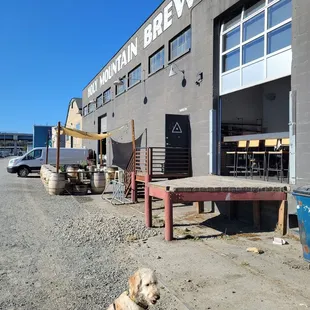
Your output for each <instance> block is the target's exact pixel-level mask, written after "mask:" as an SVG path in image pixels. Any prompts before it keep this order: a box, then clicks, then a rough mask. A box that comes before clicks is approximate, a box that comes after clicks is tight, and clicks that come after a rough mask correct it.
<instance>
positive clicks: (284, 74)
mask: <svg viewBox="0 0 310 310" xmlns="http://www.w3.org/2000/svg"><path fill="white" fill-rule="evenodd" d="M309 13H310V2H308V1H299V0H260V1H257V0H242V1H237V0H226V1H210V0H186V1H185V0H184V1H181V0H172V1H171V0H166V1H163V3H162V4H161V5H160V6H159V7H158V8H157V9H156V10H155V12H153V13H152V15H151V16H150V17H149V18H148V19H147V20H146V21H145V23H144V24H143V25H142V26H141V27H140V28H139V29H138V30H137V31H136V33H134V34H133V35H132V37H131V38H129V39H128V41H127V42H125V43H124V45H123V46H122V47H121V48H120V50H119V51H118V52H117V53H116V54H115V56H114V57H113V58H112V59H111V60H110V61H109V62H108V63H107V64H106V66H104V67H103V68H102V69H101V70H100V71H99V72H98V74H97V75H96V76H95V77H93V78H92V80H91V81H90V82H89V84H87V85H86V87H85V88H84V90H83V96H82V106H83V130H85V131H90V132H98V133H99V132H106V131H110V130H112V129H115V128H118V127H119V126H122V125H123V124H127V123H129V122H130V120H131V119H133V120H134V121H135V133H136V137H140V136H141V137H142V138H141V143H140V146H141V147H145V146H151V147H163V148H165V147H183V148H189V149H190V150H191V170H192V175H194V176H199V175H207V174H218V175H232V176H235V177H236V176H238V177H239V175H240V174H241V175H242V173H243V175H242V176H241V177H253V172H254V173H255V177H260V178H264V179H265V180H266V181H267V180H269V179H272V180H277V179H278V180H279V181H281V182H287V183H290V184H291V185H292V186H293V187H294V186H299V185H303V184H309V183H310V171H309V169H308V153H309V149H310V140H309V139H308V135H309V132H310V121H309V113H310V107H309V104H308V101H309V99H308V98H309V92H310V89H309V86H308V84H309V83H308V81H309V80H310V65H309V58H310V55H309V53H308V50H309V45H310V44H309V42H310V41H309V40H310V28H309V27H308V24H309V22H308V16H309ZM98 62H99V61H98ZM115 139H118V138H117V137H116V138H115ZM119 141H120V142H130V134H128V132H127V133H124V135H123V136H120V137H119ZM253 141H255V142H253ZM257 141H258V142H257ZM83 143H84V145H85V146H87V147H91V148H94V149H97V148H98V145H96V144H95V143H94V142H92V141H84V142H83ZM252 146H253V149H251V147H252ZM255 151H256V152H257V154H256V155H258V157H259V155H261V154H264V155H263V157H264V159H261V160H257V162H258V163H259V164H258V165H257V166H255V169H253V166H251V163H248V162H247V163H245V162H244V158H245V157H247V155H248V154H250V153H251V155H253V152H255ZM238 152H239V153H238ZM242 152H245V153H242ZM259 152H261V153H259ZM273 152H274V153H273ZM97 153H98V152H97ZM106 154H107V161H108V162H110V163H112V162H113V151H112V150H111V144H110V143H109V139H108V140H107V144H106ZM244 154H246V156H244ZM228 155H232V157H231V158H233V160H229V159H227V158H228V157H229V156H228ZM239 155H241V156H240V157H243V160H241V164H240V162H239V163H238V159H239V158H240V157H239ZM285 155H287V156H285ZM279 158H281V159H280V161H278V159H279ZM252 160H253V159H252ZM238 168H240V174H239V173H238ZM241 172H242V173H241ZM266 173H267V175H266ZM279 176H280V177H279ZM294 208H295V206H293V205H292V207H291V212H294Z"/></svg>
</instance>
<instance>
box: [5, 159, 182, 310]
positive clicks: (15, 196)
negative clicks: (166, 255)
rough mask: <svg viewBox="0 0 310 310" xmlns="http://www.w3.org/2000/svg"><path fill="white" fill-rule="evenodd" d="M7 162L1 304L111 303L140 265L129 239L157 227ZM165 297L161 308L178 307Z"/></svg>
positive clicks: (12, 306) (81, 305)
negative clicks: (54, 189) (13, 170)
mask: <svg viewBox="0 0 310 310" xmlns="http://www.w3.org/2000/svg"><path fill="white" fill-rule="evenodd" d="M6 165H7V159H1V160H0V198H1V199H0V201H1V202H0V227H1V230H0V253H1V255H0V309H9V310H13V309H40V310H43V309H48V310H51V309H106V308H107V306H108V305H109V304H110V303H111V301H112V300H113V299H114V298H115V297H117V296H118V295H119V294H120V293H121V292H122V291H124V290H125V289H127V279H128V277H129V276H130V275H131V274H132V273H133V272H134V271H135V270H136V268H138V267H139V264H138V262H137V261H135V260H134V259H133V258H132V257H131V256H130V255H129V254H128V253H127V251H126V248H127V247H128V243H131V242H135V241H137V240H139V239H142V240H145V239H147V238H149V237H152V236H154V235H156V231H154V230H146V229H145V228H144V226H143V224H142V223H141V222H140V221H139V220H138V219H136V218H135V217H122V218H119V217H115V216H113V215H112V214H109V213H105V214H103V211H102V210H98V209H96V208H91V201H89V202H88V203H86V204H81V203H79V202H78V200H76V199H73V198H72V197H70V196H61V197H57V196H49V195H48V194H47V193H46V191H45V190H44V187H43V185H42V184H41V181H40V179H39V178H36V177H34V176H33V177H30V178H27V179H23V178H18V177H17V176H16V175H9V174H8V173H7V172H6ZM103 203H104V202H103ZM162 297H163V298H162V299H161V301H160V303H159V304H158V305H156V307H155V308H156V309H162V310H163V309H165V310H172V309H177V308H176V304H177V303H176V302H174V301H173V302H172V299H171V297H169V302H168V298H165V291H164V290H163V294H162ZM166 297H167V296H166ZM168 303H169V304H173V305H174V306H169V305H168Z"/></svg>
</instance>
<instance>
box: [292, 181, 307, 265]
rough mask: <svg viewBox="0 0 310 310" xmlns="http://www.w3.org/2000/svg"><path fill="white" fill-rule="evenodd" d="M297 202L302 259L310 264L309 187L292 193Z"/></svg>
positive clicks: (300, 188)
mask: <svg viewBox="0 0 310 310" xmlns="http://www.w3.org/2000/svg"><path fill="white" fill-rule="evenodd" d="M293 196H294V197H295V199H296V201H297V218H298V226H299V234H300V242H301V245H302V250H303V255H304V259H305V260H306V261H307V262H310V186H302V187H299V188H297V189H296V190H294V191H293Z"/></svg>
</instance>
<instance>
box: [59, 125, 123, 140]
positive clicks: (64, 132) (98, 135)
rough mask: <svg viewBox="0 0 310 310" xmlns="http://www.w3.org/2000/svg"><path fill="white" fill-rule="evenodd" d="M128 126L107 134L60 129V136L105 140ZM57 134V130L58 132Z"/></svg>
mask: <svg viewBox="0 0 310 310" xmlns="http://www.w3.org/2000/svg"><path fill="white" fill-rule="evenodd" d="M126 126H127V125H124V126H121V127H119V128H116V129H114V130H111V131H109V132H107V133H93V132H86V131H82V130H78V129H73V128H67V127H60V134H61V135H66V136H71V137H74V138H80V139H87V140H103V139H106V138H108V137H110V136H112V135H113V133H114V132H116V131H119V130H121V129H123V128H125V127H126ZM56 132H57V130H56Z"/></svg>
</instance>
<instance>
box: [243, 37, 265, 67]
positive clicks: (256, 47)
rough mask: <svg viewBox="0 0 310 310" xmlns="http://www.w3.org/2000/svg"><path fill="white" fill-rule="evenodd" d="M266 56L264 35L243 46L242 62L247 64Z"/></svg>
mask: <svg viewBox="0 0 310 310" xmlns="http://www.w3.org/2000/svg"><path fill="white" fill-rule="evenodd" d="M263 56H264V37H260V38H258V39H256V40H254V41H251V42H250V43H247V44H245V45H244V46H243V49H242V63H243V64H246V63H248V62H250V61H253V60H255V59H258V58H260V57H263Z"/></svg>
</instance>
